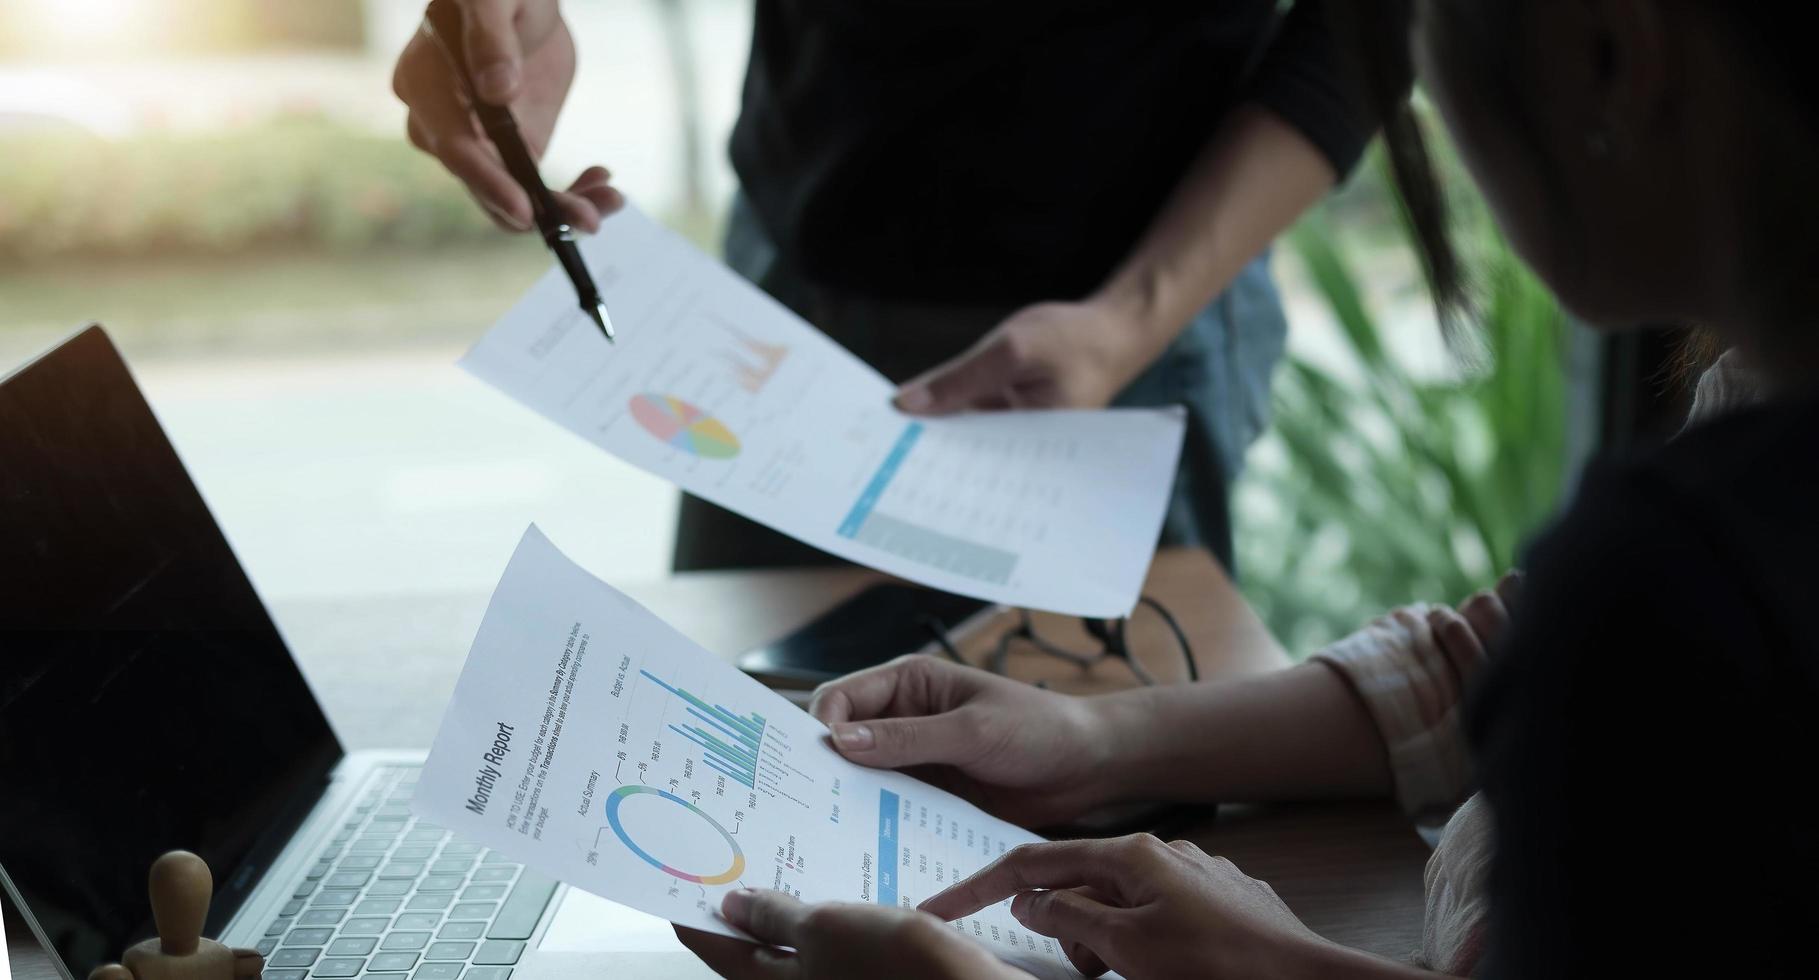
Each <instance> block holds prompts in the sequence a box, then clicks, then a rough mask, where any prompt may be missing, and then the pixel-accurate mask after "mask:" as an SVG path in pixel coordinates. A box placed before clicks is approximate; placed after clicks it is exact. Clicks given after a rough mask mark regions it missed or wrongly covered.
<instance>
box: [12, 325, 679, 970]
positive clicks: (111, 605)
mask: <svg viewBox="0 0 1819 980" xmlns="http://www.w3.org/2000/svg"><path fill="white" fill-rule="evenodd" d="M413 696H414V695H413V694H412V692H409V691H400V692H398V697H399V698H400V699H404V698H410V697H413ZM424 755H425V753H424V752H422V751H398V752H367V751H362V752H352V753H350V752H347V751H344V750H343V748H342V745H341V742H340V740H339V739H337V737H336V735H335V732H334V729H333V728H332V726H331V725H330V724H329V722H328V719H327V718H326V716H325V715H324V713H323V710H322V706H321V704H320V703H319V702H318V701H317V699H316V697H315V696H314V695H313V694H312V692H311V691H310V688H309V685H308V683H307V682H306V681H305V679H304V677H303V674H302V672H301V671H300V670H299V669H298V666H297V663H296V661H295V660H294V659H293V658H292V656H291V654H290V651H289V650H288V649H287V648H286V646H285V644H284V640H283V638H282V637H281V636H280V635H279V633H278V630H277V628H276V627H275V626H274V625H273V623H272V621H271V618H270V617H269V616H268V615H267V614H266V611H265V607H264V605H263V604H262V603H261V601H260V599H259V596H258V595H257V594H256V593H255V592H254V591H253V588H252V585H251V583H250V582H249V581H248V580H247V577H246V575H245V573H244V572H243V571H242V570H241V568H240V565H239V563H238V562H237V561H236V560H235V558H234V555H233V552H232V551H231V550H230V548H229V546H228V543H227V540H226V538H225V537H224V536H223V535H222V533H221V530H220V528H219V527H218V526H217V525H216V524H215V521H214V519H213V518H212V517H211V516H210V514H209V511H208V508H207V506H206V505H205V504H204V503H203V500H202V498H201V496H200V495H199V494H198V493H197V491H196V488H195V486H194V484H192V483H191V481H190V479H189V475H188V473H187V472H186V471H185V470H184V468H183V464H182V463H181V462H180V461H179V460H178V458H177V455H176V452H175V451H174V450H173V449H172V447H171V444H170V442H169V440H168V439H166V438H165V435H164V433H163V431H162V430H161V429H160V428H159V425H158V422H157V420H156V418H154V417H153V415H152V412H151V409H150V407H149V406H148V405H147V404H146V402H145V399H144V397H143V396H142V395H141V394H140V392H139V389H138V387H137V386H136V385H135V384H134V382H133V379H132V376H131V374H130V373H129V371H128V370H127V366H126V364H125V363H124V361H122V359H121V357H120V354H119V352H118V351H117V350H116V349H115V347H114V345H113V343H112V342H111V341H110V340H109V339H108V337H107V335H106V333H105V332H104V331H103V330H102V329H101V328H100V327H98V326H92V327H89V328H87V329H86V330H83V331H82V332H80V333H78V334H77V335H76V336H74V337H72V338H71V339H69V340H68V341H66V342H65V343H64V344H62V345H61V346H59V347H58V348H56V349H55V350H53V351H51V352H50V353H48V354H45V355H44V356H42V357H40V358H38V359H37V360H35V361H33V362H31V363H29V364H27V365H25V366H24V367H23V368H21V369H19V370H18V371H16V372H14V373H13V374H11V375H10V376H6V377H5V378H3V379H0V886H4V887H5V889H6V890H7V892H8V893H9V894H10V895H11V896H12V898H13V899H14V901H15V902H16V903H17V906H18V908H19V910H20V912H21V913H23V918H24V920H25V921H26V923H28V924H29V926H30V928H31V929H32V931H33V932H34V933H36V934H37V936H38V939H39V940H40V941H41V942H42V943H43V944H44V947H45V949H46V950H47V951H49V952H50V953H51V955H52V958H53V959H54V960H55V962H56V966H57V968H58V970H59V971H60V972H61V974H62V975H63V977H64V978H66V980H81V978H85V977H86V976H87V975H88V973H89V971H90V970H91V969H93V968H94V967H95V966H97V965H99V964H101V963H104V962H110V961H114V960H117V959H118V958H119V956H120V954H121V952H122V951H123V950H124V949H125V947H127V946H128V945H130V944H131V943H133V942H136V941H138V940H141V939H145V938H148V937H150V936H151V935H153V934H154V932H155V930H154V929H153V926H152V922H151V912H150V908H149V905H148V903H147V897H146V872H147V870H148V869H149V868H150V867H151V862H152V861H153V859H155V858H156V857H157V856H158V855H159V854H162V853H163V852H165V851H167V850H171V849H174V848H184V849H187V850H191V851H194V852H196V853H197V854H200V855H201V856H202V857H203V858H204V859H205V860H207V861H208V863H209V866H210V867H211V868H212V869H213V871H214V874H215V894H214V902H213V905H212V906H211V908H210V910H209V919H208V929H207V934H208V935H210V936H214V937H217V938H219V939H221V940H222V941H223V942H225V943H227V944H228V945H231V946H246V947H254V948H257V949H258V950H259V951H260V952H261V953H263V954H264V955H265V958H266V970H265V977H266V980H313V978H322V980H354V978H371V980H567V978H569V977H574V978H576V980H580V978H583V977H585V978H587V980H601V978H610V977H639V978H644V977H649V978H655V980H669V978H691V980H692V978H699V977H711V976H712V973H711V972H709V971H708V970H707V968H706V967H705V966H704V965H702V964H701V962H700V961H699V960H697V959H695V958H694V957H693V956H692V955H691V954H689V953H688V952H687V951H686V950H684V949H683V948H682V947H681V945H680V944H678V943H677V942H676V940H675V937H674V935H673V933H671V931H670V928H669V925H668V923H665V922H663V921H662V920H660V919H655V918H653V917H650V916H647V915H644V914H643V913H640V912H635V911H632V910H630V909H625V908H623V907H620V906H617V905H613V904H611V903H608V902H606V901H604V900H601V899H598V898H595V897H593V896H590V895H587V894H585V893H582V892H578V891H572V890H569V889H567V888H565V887H563V886H561V885H559V884H558V883H556V882H554V881H552V880H550V879H548V878H545V877H543V876H541V875H538V874H536V873H535V872H532V871H528V870H526V869H524V868H522V867H520V866H519V865H517V864H515V863H513V862H512V861H511V860H509V859H508V858H506V857H505V856H504V855H502V854H498V853H496V852H493V851H489V850H488V849H486V848H484V847H482V846H480V845H479V844H476V843H472V842H469V841H464V840H461V839H459V838H456V837H453V836H451V835H450V834H449V833H448V831H446V830H444V829H443V828H441V827H437V826H433V825H431V824H428V823H425V822H423V821H420V820H417V819H416V818H415V817H413V816H412V815H411V812H410V800H411V794H412V790H413V788H414V787H415V786H416V783H417V774H418V771H419V767H420V766H421V764H422V761H423V758H424Z"/></svg>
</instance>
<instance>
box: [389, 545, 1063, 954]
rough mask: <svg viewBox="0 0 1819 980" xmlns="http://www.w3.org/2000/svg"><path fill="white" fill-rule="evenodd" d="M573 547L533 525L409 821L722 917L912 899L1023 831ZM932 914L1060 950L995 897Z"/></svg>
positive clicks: (688, 915) (652, 909)
mask: <svg viewBox="0 0 1819 980" xmlns="http://www.w3.org/2000/svg"><path fill="white" fill-rule="evenodd" d="M827 734H828V731H827V728H826V727H825V726H823V725H822V724H821V723H820V722H817V721H815V720H814V719H813V718H811V717H809V716H808V715H806V714H804V713H803V712H802V711H801V710H799V709H797V708H796V707H795V706H794V705H791V704H790V703H789V702H788V701H786V700H784V699H783V698H782V697H780V696H779V695H777V694H775V693H774V692H772V691H770V690H768V689H766V688H765V687H764V686H763V685H761V684H759V683H758V682H757V681H754V680H752V679H751V678H749V677H747V676H745V675H744V674H741V673H739V672H738V671H737V670H735V669H734V668H733V667H732V666H731V665H729V664H727V663H725V662H723V661H721V660H720V659H719V658H717V657H715V656H714V655H713V654H710V653H708V652H707V651H706V650H703V649H702V648H701V647H699V646H697V645H695V644H694V643H692V642H690V641H689V640H688V639H687V638H685V637H683V636H682V635H681V634H679V633H677V632H676V631H675V630H673V629H671V628H670V627H668V626H666V625H664V624H663V623H662V622H661V621H659V620H658V619H657V618H656V617H654V616H652V615H651V614H650V613H649V612H647V611H645V610H644V609H643V608H641V607H639V606H638V605H637V604H636V603H634V602H632V601H631V600H630V599H628V598H626V597H625V596H624V595H622V594H620V593H618V592H616V591H614V590H613V589H611V588H610V587H608V586H607V585H605V584H604V583H602V582H600V581H599V580H597V579H595V578H593V577H592V576H590V575H588V574H587V573H586V572H585V571H583V570H581V569H580V568H579V567H577V566H576V565H574V564H573V563H572V562H570V561H569V560H568V559H567V558H565V557H564V556H563V555H562V554H561V553H560V552H558V551H557V550H556V549H555V547H554V546H553V545H551V544H550V543H549V541H548V540H547V539H545V538H544V537H543V535H542V534H541V533H540V532H538V531H537V530H536V528H531V529H530V530H529V531H527V532H526V533H525V536H524V539H523V541H522V542H520V544H519V546H518V550H517V552H516V553H515V554H514V555H513V556H512V561H511V564H510V566H509V567H508V568H507V569H506V573H505V577H504V578H503V579H502V580H501V581H500V583H499V587H498V590H497V591H496V592H495V593H494V595H493V599H492V602H491V604H490V605H489V606H488V608H487V612H486V617H485V619H484V620H483V621H482V623H481V625H480V632H479V635H478V636H477V637H476V638H475V640H474V647H473V651H472V652H471V653H470V654H469V655H468V661H467V666H466V667H465V669H464V670H463V671H462V674H461V680H460V682H459V683H458V684H457V686H456V689H455V697H454V700H453V701H452V702H451V703H450V705H449V709H448V713H447V715H446V716H445V717H444V719H443V722H442V728H441V730H440V732H439V733H438V734H437V736H436V742H435V746H434V749H433V750H432V752H431V754H430V759H429V762H428V764H427V765H426V766H425V768H424V772H423V776H422V781H421V783H420V784H419V786H418V790H417V797H416V801H415V803H414V807H415V809H416V810H417V812H418V813H419V814H421V815H422V816H423V817H424V818H425V819H428V820H432V821H435V822H437V823H440V824H443V825H444V826H447V827H449V828H451V829H453V830H454V831H455V832H456V833H458V834H460V835H462V836H463V837H466V838H468V839H470V840H474V841H478V842H480V843H483V844H486V845H487V846H489V847H493V848H496V849H498V850H500V851H502V852H504V853H505V854H507V855H509V856H511V857H512V858H514V859H516V860H519V861H522V862H523V863H524V864H526V865H527V866H529V867H532V868H535V869H536V870H538V871H541V872H543V873H544V874H547V875H550V876H552V877H556V878H560V879H561V880H563V881H566V882H568V883H569V884H571V885H574V886H576V887H579V888H583V889H586V890H587V891H590V892H593V893H595V894H597V895H600V896H602V897H605V898H608V899H611V900H612V901H615V902H619V903H621V904H624V905H628V906H631V907H632V908H635V909H638V910H640V911H643V912H647V913H650V914H653V915H657V916H661V917H663V918H665V919H668V920H670V921H671V922H674V923H677V924H679V925H684V926H688V927H690V928H694V929H700V930H704V931H707V932H713V933H719V934H721V935H729V936H731V935H737V931H736V930H734V929H733V928H731V927H730V926H729V925H728V924H727V923H726V922H725V920H723V919H722V918H721V917H720V916H719V914H718V909H719V907H720V903H721V900H722V898H723V897H724V896H725V895H726V894H727V893H728V892H730V891H733V890H735V889H739V888H768V889H776V890H780V891H783V892H786V893H788V894H790V895H791V896H793V897H795V898H798V899H800V900H802V901H804V902H827V901H846V902H861V903H868V904H876V905H885V906H893V907H901V908H913V907H914V906H915V905H916V904H917V903H918V902H920V901H921V900H922V899H924V898H927V897H929V896H931V895H933V894H935V893H936V892H938V891H940V890H941V889H942V888H944V887H946V886H947V885H949V884H951V883H953V882H955V881H957V880H959V879H960V878H962V877H964V876H966V875H967V874H970V873H972V872H973V871H975V870H977V869H979V868H980V867H983V866H984V865H985V864H986V863H988V862H989V861H991V860H992V859H994V858H996V857H998V856H999V855H1002V854H1004V853H1005V852H1007V851H1008V850H1009V849H1010V848H1012V847H1014V846H1016V845H1017V844H1021V843H1027V842H1033V841H1038V840H1040V839H1041V838H1039V837H1037V836H1036V835H1035V834H1032V833H1030V832H1028V831H1026V830H1023V829H1021V828H1018V827H1016V826H1014V825H1012V824H1009V823H1006V822H1004V821H1002V820H999V819H997V818H995V817H992V816H989V815H987V814H985V813H983V812H981V811H980V810H979V809H978V808H976V807H974V806H972V805H971V804H969V803H967V802H965V801H964V800H961V799H959V798H958V797H955V796H952V795H951V794H948V793H945V792H942V791H941V790H938V789H935V788H933V787H931V786H927V785H925V784H923V783H920V782H918V781H916V780H914V779H912V778H910V777H908V776H905V775H903V774H901V773H896V772H890V771H885V770H876V769H866V768H863V767H860V766H857V765H855V764H853V763H851V762H848V761H847V760H845V759H843V758H841V757H840V755H839V754H837V753H836V752H834V750H833V749H832V748H831V747H830V746H829V745H828V744H827ZM947 928H951V929H954V930H955V931H956V933H957V934H960V935H964V936H966V937H969V938H970V939H971V940H973V941H975V942H977V943H979V944H982V945H983V946H984V947H985V948H987V949H989V950H991V951H992V952H993V953H994V954H996V955H997V956H999V957H1001V958H1005V959H1007V960H1010V961H1012V962H1015V963H1016V964H1017V965H1018V966H1019V967H1020V968H1022V969H1025V970H1029V971H1031V972H1034V973H1036V974H1037V975H1038V976H1068V975H1073V974H1072V969H1071V967H1069V966H1068V965H1067V961H1066V958H1065V956H1064V955H1063V953H1062V952H1061V951H1060V950H1059V949H1058V948H1057V946H1056V944H1055V943H1054V942H1053V941H1052V940H1050V939H1048V938H1047V937H1044V936H1040V935H1037V934H1035V933H1032V932H1030V931H1028V930H1026V929H1024V928H1023V927H1022V926H1020V925H1018V923H1017V921H1016V920H1015V919H1014V918H1012V917H1011V916H1010V914H1009V911H1008V908H1007V907H1006V905H1005V904H999V905H995V906H993V907H991V908H988V909H985V910H983V911H981V912H979V913H978V914H976V915H971V916H968V917H966V918H963V919H960V920H957V921H956V922H955V923H952V924H951V925H949V926H948V927H947Z"/></svg>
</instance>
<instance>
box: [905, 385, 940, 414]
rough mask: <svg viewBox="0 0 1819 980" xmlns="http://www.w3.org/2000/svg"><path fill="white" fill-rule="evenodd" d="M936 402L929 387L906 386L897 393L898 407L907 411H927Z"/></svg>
mask: <svg viewBox="0 0 1819 980" xmlns="http://www.w3.org/2000/svg"><path fill="white" fill-rule="evenodd" d="M934 403H935V396H933V395H931V394H929V393H928V389H927V388H919V387H918V388H905V389H903V390H902V391H900V392H898V393H897V407H898V408H901V409H903V410H904V411H906V412H926V411H928V409H929V406H931V405H933V404H934Z"/></svg>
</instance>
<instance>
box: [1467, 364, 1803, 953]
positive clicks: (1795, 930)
mask: <svg viewBox="0 0 1819 980" xmlns="http://www.w3.org/2000/svg"><path fill="white" fill-rule="evenodd" d="M1472 707H1473V710H1472V712H1471V713H1470V717H1469V728H1468V732H1469V736H1470V738H1471V741H1472V743H1473V748H1474V751H1475V755H1476V759H1477V765H1478V767H1479V777H1480V779H1481V781H1482V784H1483V788H1484V794H1485V798H1486V800H1487V801H1488V802H1489V804H1490V808H1491V812H1492V814H1493V820H1494V821H1495V841H1496V857H1495V860H1494V862H1493V866H1492V872H1491V883H1490V897H1491V913H1490V915H1491V918H1490V945H1489V947H1488V953H1487V958H1486V961H1485V962H1484V963H1483V964H1482V968H1481V969H1480V971H1479V973H1480V975H1481V976H1488V977H1493V978H1518V977H1520V978H1533V977H1568V976H1596V977H1616V976H1637V977H1647V976H1655V977H1662V976H1704V977H1718V976H1736V977H1779V976H1812V975H1813V973H1814V970H1815V966H1814V963H1813V959H1814V951H1813V948H1812V946H1811V941H1810V940H1811V937H1812V936H1813V934H1814V933H1813V928H1814V926H1815V924H1819V887H1815V881H1816V880H1819V817H1816V816H1815V812H1814V805H1813V803H1812V800H1813V790H1814V776H1815V773H1819V402H1816V401H1813V400H1806V401H1804V402H1799V403H1792V404H1786V405H1779V406H1765V407H1762V408H1758V409H1752V410H1747V411H1744V412H1740V413H1737V414H1735V415H1732V416H1729V417H1726V418H1721V419H1718V420H1715V421H1712V422H1709V423H1705V424H1703V425H1699V426H1696V427H1695V428H1693V429H1692V430H1690V431H1689V432H1687V433H1686V434H1685V435H1683V436H1681V437H1680V438H1679V439H1678V440H1676V441H1675V442H1674V443H1673V444H1671V445H1669V446H1668V447H1666V448H1664V449H1661V450H1659V451H1656V452H1653V453H1650V454H1647V455H1645V456H1642V457H1640V458H1635V459H1631V460H1629V461H1626V462H1621V463H1611V464H1605V465H1602V466H1598V467H1596V468H1594V469H1593V470H1591V471H1590V472H1589V473H1588V474H1587V476H1586V477H1585V480H1584V482H1583V485H1582V489H1581V491H1580V493H1579V494H1578V499H1577V500H1576V502H1575V503H1574V505H1573V507H1572V509H1571V510H1570V512H1569V513H1568V515H1567V516H1566V517H1565V519H1564V521H1563V522H1562V524H1561V525H1560V527H1559V528H1558V529H1557V530H1556V531H1554V532H1553V533H1551V534H1550V535H1549V536H1548V537H1547V538H1545V539H1544V540H1543V541H1542V542H1541V543H1540V544H1539V545H1538V546H1537V547H1536V548H1535V550H1534V552H1533V555H1532V560H1531V562H1530V565H1529V570H1528V576H1527V579H1526V583H1525V588H1524V590H1523V594H1522V596H1521V598H1520V600H1519V601H1518V604H1517V609H1516V610H1515V613H1514V619H1513V623H1512V628H1511V632H1510V635H1509V643H1508V644H1507V646H1506V647H1505V648H1504V650H1503V651H1501V653H1500V654H1499V655H1498V657H1497V658H1496V659H1495V661H1494V663H1493V665H1492V667H1491V669H1490V670H1489V671H1488V673H1487V677H1486V682H1485V684H1484V686H1483V688H1482V689H1481V690H1480V691H1479V692H1478V696H1477V698H1476V699H1475V701H1474V703H1473V705H1472Z"/></svg>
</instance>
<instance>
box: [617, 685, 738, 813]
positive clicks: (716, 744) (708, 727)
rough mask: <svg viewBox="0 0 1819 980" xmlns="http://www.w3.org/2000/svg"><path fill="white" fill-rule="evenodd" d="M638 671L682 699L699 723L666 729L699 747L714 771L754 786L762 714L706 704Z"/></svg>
mask: <svg viewBox="0 0 1819 980" xmlns="http://www.w3.org/2000/svg"><path fill="white" fill-rule="evenodd" d="M638 673H640V674H643V675H644V676H646V677H648V678H650V679H651V681H652V683H654V684H656V685H657V686H658V687H661V688H663V689H664V690H666V691H668V692H670V693H671V694H674V695H675V696H676V697H678V698H680V699H682V700H683V701H684V702H686V703H687V704H688V713H689V714H691V715H693V716H695V720H696V721H698V722H700V724H694V725H671V726H669V727H670V731H673V732H675V733H676V734H678V735H681V736H682V737H683V738H686V739H688V740H689V741H691V742H693V743H695V744H696V745H699V746H701V748H702V749H703V750H704V751H705V752H706V753H707V756H706V759H705V760H704V761H705V762H706V763H707V765H709V766H711V767H713V769H714V771H716V772H718V773H720V774H721V775H723V776H726V777H727V778H728V779H731V780H733V781H734V782H736V783H738V784H739V785H741V786H744V787H745V788H746V789H756V788H757V787H758V748H759V746H761V745H763V744H764V716H763V715H759V714H750V715H736V714H733V713H732V712H731V711H728V710H726V709H725V708H722V707H721V706H719V705H717V704H708V703H707V702H705V701H703V700H701V699H700V698H698V697H695V696H694V695H693V694H690V693H689V692H687V691H684V690H682V689H681V688H679V687H671V686H670V685H669V684H667V683H665V682H664V680H663V678H661V677H658V676H657V675H656V674H653V673H651V672H650V671H648V670H640V671H638ZM704 726H705V727H704Z"/></svg>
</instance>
